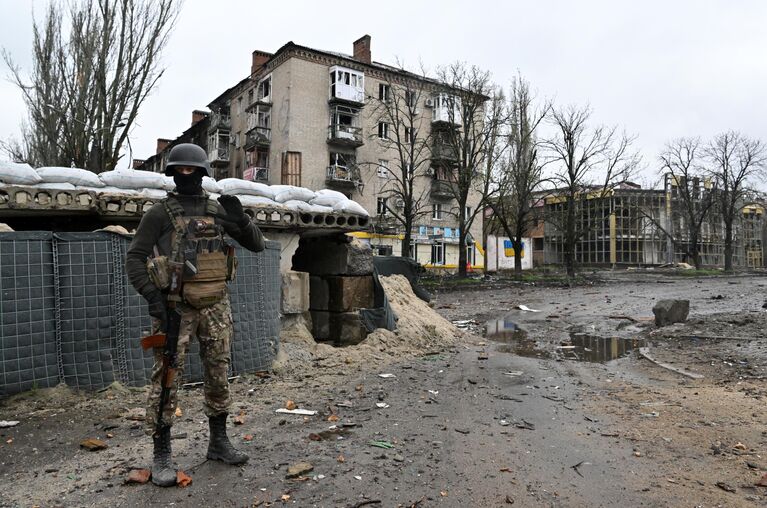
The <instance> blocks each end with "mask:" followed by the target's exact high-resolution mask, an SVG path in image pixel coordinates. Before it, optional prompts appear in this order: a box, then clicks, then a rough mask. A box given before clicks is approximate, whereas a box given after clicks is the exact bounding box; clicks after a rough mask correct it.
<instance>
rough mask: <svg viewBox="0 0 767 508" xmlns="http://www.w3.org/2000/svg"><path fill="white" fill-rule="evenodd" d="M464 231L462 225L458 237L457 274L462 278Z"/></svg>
mask: <svg viewBox="0 0 767 508" xmlns="http://www.w3.org/2000/svg"><path fill="white" fill-rule="evenodd" d="M462 222H463V221H462ZM462 225H463V224H462ZM466 233H467V231H466V228H464V227H462V228H461V234H460V235H459V237H458V276H459V277H462V278H463V277H466Z"/></svg>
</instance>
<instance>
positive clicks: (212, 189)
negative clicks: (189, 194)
mask: <svg viewBox="0 0 767 508" xmlns="http://www.w3.org/2000/svg"><path fill="white" fill-rule="evenodd" d="M202 190H204V191H205V192H208V193H214V194H221V186H220V185H218V182H217V181H215V180H214V179H212V178H211V177H209V176H203V177H202Z"/></svg>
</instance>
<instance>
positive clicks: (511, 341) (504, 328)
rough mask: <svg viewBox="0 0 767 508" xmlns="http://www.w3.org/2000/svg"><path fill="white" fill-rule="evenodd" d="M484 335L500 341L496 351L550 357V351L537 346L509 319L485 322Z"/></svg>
mask: <svg viewBox="0 0 767 508" xmlns="http://www.w3.org/2000/svg"><path fill="white" fill-rule="evenodd" d="M485 337H486V338H488V339H490V340H492V341H494V342H500V343H502V345H501V346H499V347H498V351H500V352H502V353H514V354H515V355H519V356H528V357H533V358H550V357H551V353H550V352H549V351H546V350H544V349H542V348H541V347H539V345H538V343H537V341H535V340H534V339H530V338H528V336H527V332H526V331H525V330H523V329H522V328H520V327H518V326H517V324H516V323H515V322H514V321H511V320H509V319H496V320H494V321H488V322H487V323H486V324H485Z"/></svg>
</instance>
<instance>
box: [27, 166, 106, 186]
mask: <svg viewBox="0 0 767 508" xmlns="http://www.w3.org/2000/svg"><path fill="white" fill-rule="evenodd" d="M37 174H38V175H40V177H41V178H42V179H43V182H46V183H71V184H72V185H83V186H85V187H103V186H104V182H102V181H101V180H100V179H99V175H97V174H96V173H94V172H92V171H88V170H87V169H80V168H65V167H56V166H45V167H42V168H37Z"/></svg>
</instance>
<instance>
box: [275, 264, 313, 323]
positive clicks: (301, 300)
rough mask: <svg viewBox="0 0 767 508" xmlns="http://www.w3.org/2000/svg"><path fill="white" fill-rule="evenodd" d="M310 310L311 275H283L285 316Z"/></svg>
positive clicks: (300, 273) (281, 309)
mask: <svg viewBox="0 0 767 508" xmlns="http://www.w3.org/2000/svg"><path fill="white" fill-rule="evenodd" d="M307 310H309V274H308V273H306V272H294V271H288V272H285V273H283V274H282V305H281V307H280V312H282V313H283V314H300V313H301V312H305V311H307Z"/></svg>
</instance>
